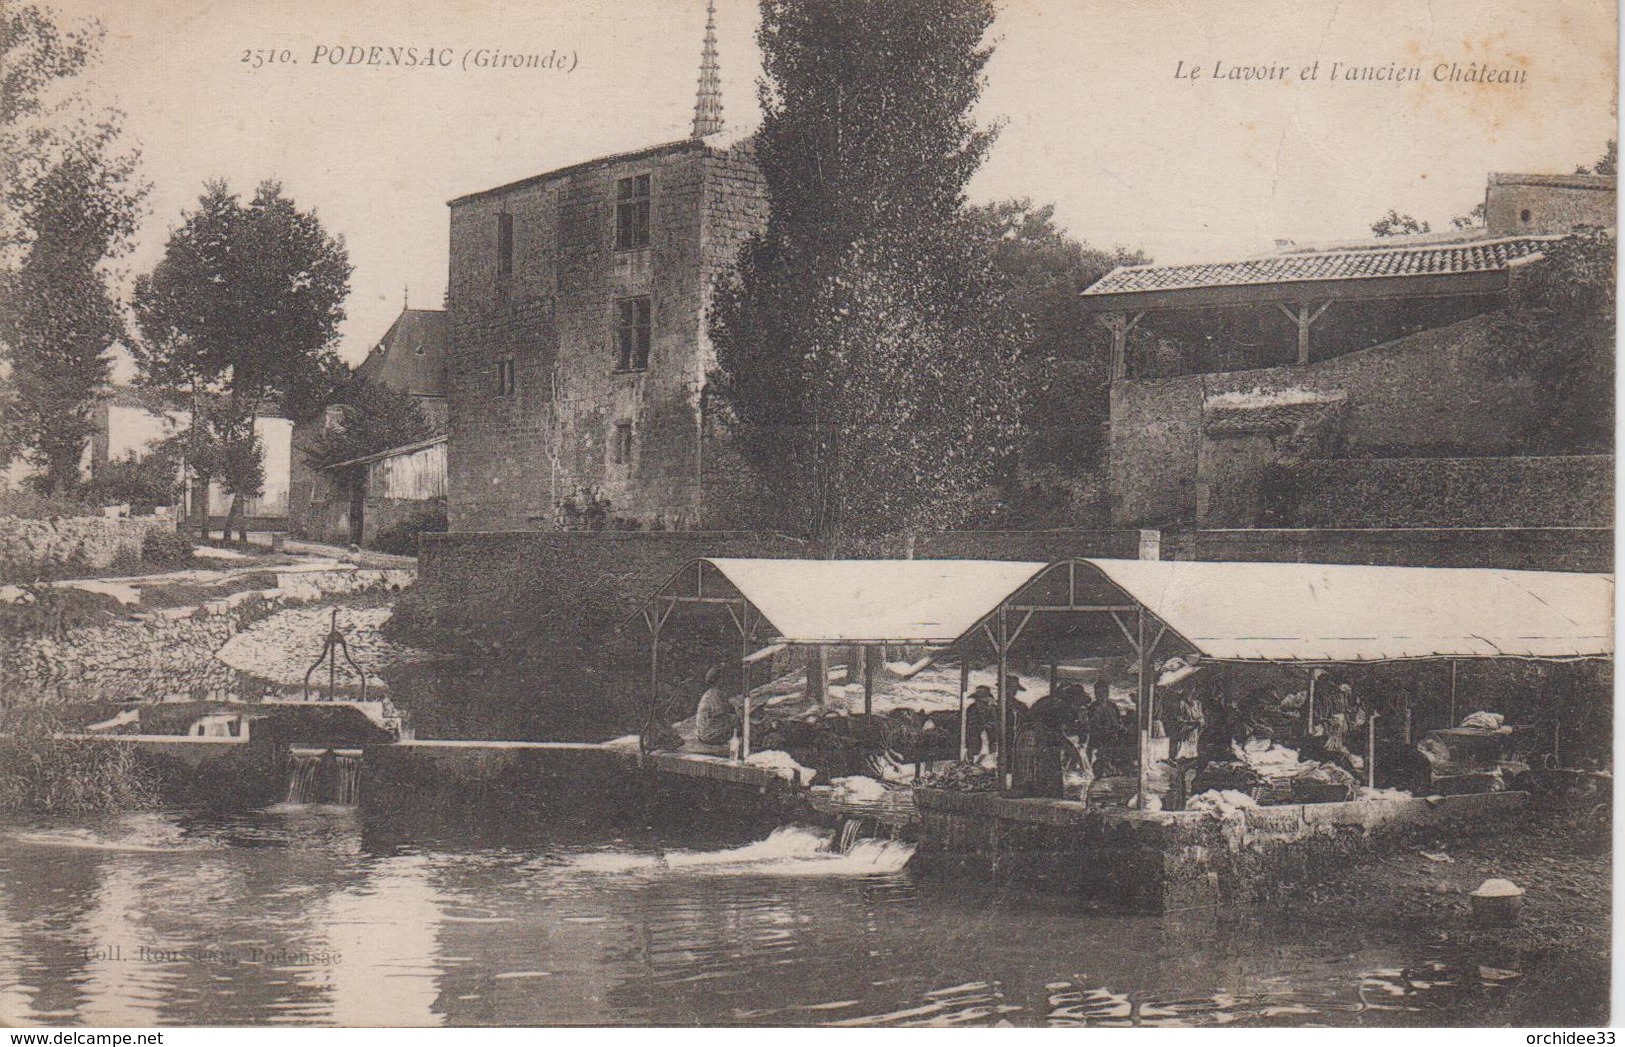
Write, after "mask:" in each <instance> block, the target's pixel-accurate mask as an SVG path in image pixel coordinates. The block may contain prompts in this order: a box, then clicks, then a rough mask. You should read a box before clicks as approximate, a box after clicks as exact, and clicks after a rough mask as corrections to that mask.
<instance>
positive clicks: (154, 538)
mask: <svg viewBox="0 0 1625 1047" xmlns="http://www.w3.org/2000/svg"><path fill="white" fill-rule="evenodd" d="M141 560H142V562H143V563H145V564H147V565H148V566H149V567H183V566H185V565H186V564H189V563H191V562H192V539H191V538H190V537H188V536H187V535H184V534H181V533H180V532H179V531H166V530H161V529H158V530H151V531H148V532H147V533H146V535H145V536H144V537H143V538H142V539H141Z"/></svg>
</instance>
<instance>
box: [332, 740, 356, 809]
mask: <svg viewBox="0 0 1625 1047" xmlns="http://www.w3.org/2000/svg"><path fill="white" fill-rule="evenodd" d="M333 758H334V760H335V761H336V762H337V764H338V768H337V769H338V780H337V787H336V788H335V789H334V790H333V802H334V803H336V804H338V805H339V806H340V807H354V806H355V805H356V804H358V803H360V802H361V754H360V753H359V752H356V751H354V750H344V749H340V750H338V751H337V752H335V753H334V754H333Z"/></svg>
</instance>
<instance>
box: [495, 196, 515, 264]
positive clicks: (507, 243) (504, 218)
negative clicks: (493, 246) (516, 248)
mask: <svg viewBox="0 0 1625 1047" xmlns="http://www.w3.org/2000/svg"><path fill="white" fill-rule="evenodd" d="M511 272H513V215H511V214H507V213H505V212H504V213H503V214H499V215H497V275H498V276H507V275H508V274H509V273H511Z"/></svg>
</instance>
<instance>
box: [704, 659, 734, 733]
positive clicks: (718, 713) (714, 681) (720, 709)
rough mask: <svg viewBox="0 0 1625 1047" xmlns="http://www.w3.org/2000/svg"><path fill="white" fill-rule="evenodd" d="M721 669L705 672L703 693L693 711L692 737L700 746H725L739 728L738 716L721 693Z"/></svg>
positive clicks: (714, 668) (715, 667)
mask: <svg viewBox="0 0 1625 1047" xmlns="http://www.w3.org/2000/svg"><path fill="white" fill-rule="evenodd" d="M721 682H722V669H721V668H719V667H718V666H714V665H713V666H712V667H711V668H709V669H707V670H706V671H705V692H704V693H703V694H701V695H700V704H699V707H698V708H696V709H695V710H694V736H695V738H696V739H697V740H698V741H699V742H700V744H701V745H727V744H728V739H730V738H732V737H733V734H734V731H735V730H737V729H738V727H739V714H738V713H736V712H735V711H734V707H733V703H732V702H730V701H729V700H728V699H727V698H726V697H725V696H724V695H723V693H722V687H721Z"/></svg>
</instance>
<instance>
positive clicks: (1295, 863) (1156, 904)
mask: <svg viewBox="0 0 1625 1047" xmlns="http://www.w3.org/2000/svg"><path fill="white" fill-rule="evenodd" d="M914 801H915V803H916V805H917V806H918V807H919V809H920V842H919V848H918V850H917V851H916V852H915V858H914V863H915V864H916V865H917V866H918V867H920V868H921V869H922V870H925V871H928V872H935V873H939V874H945V875H955V874H965V875H970V876H973V877H975V878H978V879H981V880H983V881H986V880H987V879H993V880H997V881H1000V882H1008V883H1016V884H1020V885H1023V886H1028V887H1035V888H1039V889H1043V890H1052V891H1059V892H1064V893H1068V894H1075V895H1077V896H1079V897H1081V898H1084V899H1086V900H1089V901H1095V902H1103V903H1107V904H1111V905H1118V906H1124V907H1127V908H1131V909H1140V910H1145V911H1153V912H1166V911H1171V910H1177V909H1186V908H1196V907H1201V906H1210V905H1218V904H1228V903H1242V904H1245V903H1249V902H1252V901H1255V900H1257V899H1258V898H1260V897H1262V896H1263V895H1265V894H1267V893H1268V892H1269V891H1270V890H1272V889H1274V888H1276V887H1278V886H1280V885H1282V884H1287V883H1294V882H1302V881H1305V880H1309V879H1313V878H1314V877H1316V876H1319V875H1322V874H1323V873H1325V872H1326V871H1327V870H1329V869H1330V868H1332V867H1333V866H1334V865H1335V863H1336V862H1338V861H1341V860H1343V859H1345V858H1346V857H1347V856H1348V855H1349V854H1350V853H1352V852H1355V851H1358V850H1362V849H1365V848H1368V847H1372V846H1375V845H1377V843H1378V841H1380V839H1381V838H1382V837H1384V836H1388V835H1392V834H1395V833H1399V832H1401V831H1404V830H1409V829H1416V828H1437V829H1443V830H1450V831H1456V832H1482V831H1493V830H1494V829H1495V827H1496V825H1497V824H1498V823H1499V822H1501V821H1503V820H1504V819H1505V818H1506V817H1507V816H1508V815H1509V814H1511V813H1512V812H1514V811H1516V810H1518V809H1520V808H1522V807H1523V806H1524V805H1525V804H1526V803H1527V802H1528V797H1527V796H1526V795H1525V794H1523V793H1492V794H1486V795H1477V796H1448V797H1438V796H1435V797H1426V798H1417V799H1410V800H1356V801H1352V802H1349V803H1323V804H1288V805H1282V806H1278V807H1258V808H1249V809H1244V810H1242V811H1240V812H1237V814H1236V815H1235V816H1233V817H1228V818H1220V817H1217V816H1215V815H1211V814H1203V813H1196V812H1185V811H1180V812H1162V811H1158V812H1150V811H1145V812H1142V811H1124V810H1119V809H1110V810H1103V809H1098V808H1096V809H1091V808H1087V807H1085V806H1083V805H1082V804H1079V803H1074V802H1069V801H1062V800H1015V799H1006V798H1003V797H999V796H992V795H988V794H983V793H959V792H949V791H946V790H939V789H916V790H915V792H914Z"/></svg>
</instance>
